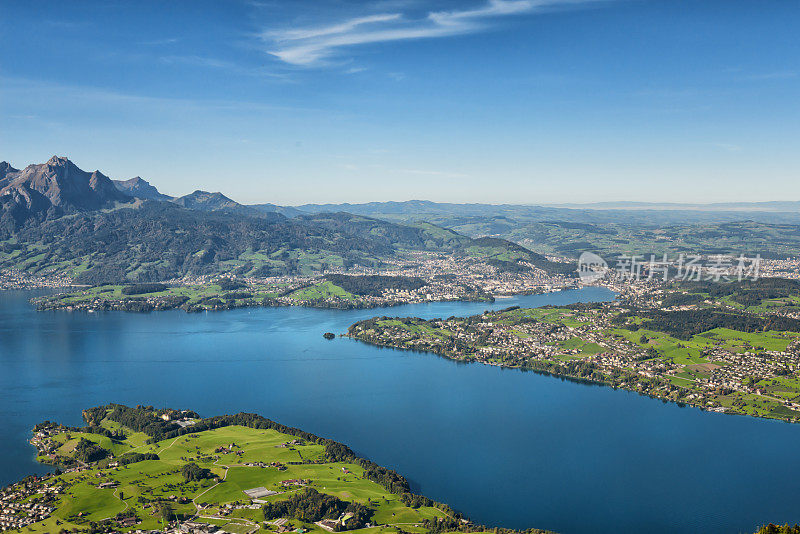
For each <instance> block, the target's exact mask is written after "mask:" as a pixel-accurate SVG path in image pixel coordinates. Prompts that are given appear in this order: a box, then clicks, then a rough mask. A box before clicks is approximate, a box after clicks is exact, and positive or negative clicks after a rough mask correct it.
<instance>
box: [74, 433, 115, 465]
mask: <svg viewBox="0 0 800 534" xmlns="http://www.w3.org/2000/svg"><path fill="white" fill-rule="evenodd" d="M74 456H75V459H76V460H78V461H79V462H83V463H86V464H89V463H92V462H99V461H100V460H102V459H103V458H105V457H106V456H108V451H107V450H106V449H104V448H103V447H101V446H100V445H98V444H97V443H95V442H93V441H89V440H88V439H86V438H81V439H80V440H79V441H78V443H77V444H76V445H75V454H74Z"/></svg>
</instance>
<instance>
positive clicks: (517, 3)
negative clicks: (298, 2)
mask: <svg viewBox="0 0 800 534" xmlns="http://www.w3.org/2000/svg"><path fill="white" fill-rule="evenodd" d="M596 1H598V0H488V2H486V3H484V4H481V5H478V6H476V7H474V8H471V9H462V10H452V11H430V12H428V13H427V15H426V16H424V17H421V18H420V17H416V18H411V17H409V16H407V15H405V14H403V13H399V12H398V13H381V14H373V15H368V16H360V17H354V18H350V19H348V20H344V21H339V22H336V23H332V24H326V25H320V26H315V27H304V28H291V29H286V30H280V31H275V30H266V31H264V32H263V33H262V34H261V37H262V39H263V40H264V41H265V42H266V43H267V45H268V50H267V51H268V52H269V53H270V54H272V55H273V56H275V57H276V58H278V59H279V60H281V61H283V62H285V63H289V64H292V65H299V66H316V65H319V64H322V63H324V60H326V59H329V58H330V57H332V56H334V55H335V54H337V53H339V52H340V51H341V49H343V48H348V47H355V46H358V45H366V44H374V43H386V42H393V41H404V40H414V39H433V38H441V37H451V36H455V35H464V34H469V33H475V32H479V31H486V30H488V29H490V28H491V25H490V21H491V20H492V19H496V18H499V17H508V16H512V15H521V14H531V13H535V12H538V11H542V10H545V9H547V8H552V7H556V6H559V5H568V4H583V3H588V2H596Z"/></svg>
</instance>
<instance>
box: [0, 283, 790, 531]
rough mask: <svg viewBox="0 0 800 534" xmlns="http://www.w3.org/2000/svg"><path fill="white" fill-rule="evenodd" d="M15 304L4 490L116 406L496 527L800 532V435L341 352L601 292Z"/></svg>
mask: <svg viewBox="0 0 800 534" xmlns="http://www.w3.org/2000/svg"><path fill="white" fill-rule="evenodd" d="M30 296H31V293H24V292H0V429H2V432H0V450H2V453H3V454H2V455H0V483H2V484H6V483H9V482H11V481H15V480H17V479H19V478H21V477H22V476H24V475H26V474H28V473H32V472H42V471H43V470H44V468H43V467H42V466H39V465H37V464H36V463H35V462H34V460H33V453H34V450H33V448H32V447H30V446H29V445H28V444H27V439H28V438H29V436H30V428H31V427H32V426H33V425H34V424H35V423H37V422H40V421H42V420H45V419H50V420H56V421H60V422H64V423H66V424H73V425H80V424H81V423H82V421H81V418H80V413H81V410H82V409H83V408H86V407H91V406H97V405H100V404H105V403H109V402H118V403H125V404H132V405H135V404H153V405H156V406H169V407H174V408H191V409H194V410H196V411H198V412H200V413H201V414H202V415H207V416H210V415H216V414H222V413H233V412H238V411H247V412H255V413H259V414H261V415H263V416H265V417H269V418H271V419H274V420H276V421H279V422H281V423H284V424H287V425H292V426H297V427H300V428H303V429H305V430H308V431H310V432H314V433H316V434H319V435H322V436H327V437H331V438H334V439H336V440H338V441H341V442H343V443H346V444H348V445H350V446H351V447H352V448H353V449H354V450H355V451H356V452H358V453H359V454H362V455H364V456H367V457H369V458H371V459H372V460H374V461H376V462H378V463H379V464H382V465H385V466H388V467H391V468H394V469H396V470H397V471H398V472H400V473H401V474H403V475H405V476H406V477H407V478H408V479H409V480H411V481H412V482H413V483H414V484H415V486H416V489H417V490H418V491H420V492H421V493H424V494H425V495H427V496H429V497H431V498H434V499H436V500H440V501H443V502H447V503H448V504H450V505H451V506H453V507H454V508H456V509H458V510H460V511H462V512H464V513H465V514H466V515H468V516H469V517H471V518H473V519H474V520H476V521H479V522H483V523H486V524H489V525H500V526H505V527H515V528H527V527H538V528H548V529H553V530H556V531H558V532H561V533H564V534H584V533H604V532H650V533H662V532H663V533H684V532H685V533H697V532H703V533H706V534H713V533H730V532H733V533H736V532H753V531H754V530H755V529H756V528H757V526H758V525H760V524H761V523H764V522H769V521H772V522H779V523H783V522H792V523H794V522H800V426H792V425H789V424H786V423H780V422H773V421H764V420H757V419H752V418H746V417H737V416H726V415H720V414H712V413H705V412H702V411H700V410H696V409H692V408H679V407H678V406H676V405H673V404H665V403H662V402H660V401H658V400H653V399H649V398H645V397H640V396H638V395H636V394H633V393H628V392H624V391H614V390H612V389H610V388H606V387H599V386H589V385H585V384H577V383H573V382H568V381H563V380H560V379H557V378H552V377H546V376H541V375H537V374H535V373H531V372H521V371H518V370H508V369H506V370H504V369H498V368H496V367H490V366H484V365H478V364H472V365H465V364H458V363H455V362H452V361H449V360H446V359H443V358H440V357H437V356H434V355H429V354H415V353H411V352H405V351H398V350H392V349H380V348H376V347H370V346H367V345H364V344H361V343H358V342H355V341H352V340H349V339H343V338H337V339H335V340H333V341H326V340H324V339H323V338H322V333H323V332H326V331H331V332H336V333H342V332H345V331H346V329H347V327H348V326H349V325H350V324H351V323H353V322H355V321H357V320H359V319H362V318H367V317H372V316H375V315H415V316H420V317H426V318H431V317H447V316H450V315H471V314H475V313H480V312H481V311H483V310H484V309H488V308H495V309H499V308H504V307H507V306H511V305H522V306H542V305H545V304H566V303H570V302H576V301H596V300H607V299H610V298H613V294H612V293H610V292H609V291H606V290H603V289H598V288H586V289H582V290H578V291H565V292H561V293H553V294H548V295H538V296H528V297H519V298H513V299H504V300H499V301H498V302H496V303H494V304H492V305H488V304H486V303H436V304H427V305H410V306H403V307H396V308H390V309H377V310H357V311H334V310H314V309H305V308H263V309H261V308H259V309H244V310H234V311H225V312H217V313H203V314H186V313H184V312H182V311H170V312H156V313H150V314H132V313H123V312H108V313H94V314H86V313H68V312H36V311H35V310H34V309H33V308H32V307H31V306H30V305H29V304H28V302H27V300H28V298H29V297H30Z"/></svg>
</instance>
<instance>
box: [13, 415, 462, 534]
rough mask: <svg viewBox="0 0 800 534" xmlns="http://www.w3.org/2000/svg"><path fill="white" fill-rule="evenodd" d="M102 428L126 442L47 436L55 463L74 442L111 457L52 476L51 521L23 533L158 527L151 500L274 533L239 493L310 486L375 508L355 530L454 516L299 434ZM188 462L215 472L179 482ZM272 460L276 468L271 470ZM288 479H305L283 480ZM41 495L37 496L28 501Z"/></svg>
mask: <svg viewBox="0 0 800 534" xmlns="http://www.w3.org/2000/svg"><path fill="white" fill-rule="evenodd" d="M102 426H103V427H104V428H107V429H109V430H111V431H122V432H124V434H125V438H124V439H121V440H116V439H111V438H109V437H106V436H102V435H98V434H92V433H85V432H77V431H74V430H72V431H70V430H67V429H62V430H57V431H55V432H52V435H51V436H50V438H48V439H51V440H52V443H53V444H54V446H55V454H57V455H58V456H59V457H61V458H62V460H66V459H69V458H72V457H73V456H74V452H75V446H76V444H77V443H78V442H79V440H80V439H88V440H90V441H92V442H94V443H96V444H98V445H99V446H101V447H103V448H104V449H106V450H107V451H109V452H110V453H111V455H112V456H110V457H109V458H107V459H104V460H101V461H99V462H97V463H91V464H89V465H88V466H86V467H85V468H83V469H79V470H77V471H73V472H65V473H63V474H60V475H58V476H55V477H53V478H52V479H51V480H50V484H51V485H52V486H55V487H58V488H60V489H61V494H60V496H59V497H58V499H57V502H56V508H55V511H54V512H53V514H52V516H51V517H50V518H48V519H47V520H45V521H43V522H40V523H36V524H34V525H32V526H30V527H28V528H26V529H24V530H23V531H24V532H57V531H59V530H61V529H64V528H67V529H71V528H85V527H86V526H88V525H89V524H90V523H92V522H100V521H104V520H107V519H109V518H113V517H114V516H116V515H117V514H119V513H121V512H126V513H130V512H131V511H133V512H134V513H135V514H136V516H137V518H138V519H139V520H140V522H139V523H138V524H137V525H136V526H135V527H132V528H129V529H125V528H122V529H120V530H121V531H126V530H135V529H136V528H138V529H158V528H161V527H162V524H163V520H162V519H161V514H160V513H158V512H156V508H158V507H159V506H160V504H159V503H168V505H169V507H170V508H171V510H172V512H173V514H176V515H177V516H180V517H183V518H184V520H186V519H190V518H192V520H194V521H200V522H203V521H206V522H209V523H212V524H217V525H220V526H222V527H223V528H225V529H226V530H227V531H228V532H248V533H252V532H268V531H275V530H276V529H277V527H275V526H274V525H272V524H268V523H265V522H264V516H263V513H262V511H261V509H260V506H255V507H254V509H250V507H249V505H250V503H251V500H250V498H249V497H248V496H247V495H246V494H245V493H244V492H245V490H248V489H252V488H259V487H264V488H266V489H268V490H271V491H274V492H275V494H274V495H271V496H268V497H265V498H264V500H265V501H269V502H274V501H280V500H284V499H287V498H288V497H290V496H291V495H294V494H297V493H298V492H302V491H305V489H306V488H313V489H315V490H317V491H319V492H321V493H324V494H328V495H332V496H335V497H337V498H339V499H341V500H343V501H346V502H358V503H361V504H363V505H366V506H368V507H370V508H371V509H372V510H373V515H372V519H371V522H372V525H373V526H372V527H370V528H363V529H360V530H358V531H359V532H362V531H363V532H365V533H366V532H370V533H372V532H399V528H402V529H403V530H405V531H407V532H420V533H422V532H426V531H427V530H426V529H425V528H423V527H420V524H421V522H422V521H423V520H426V519H429V520H430V519H436V518H442V517H448V516H449V515H450V514H451V513H452V512H451V511H450V510H449V508H447V507H445V506H441V507H439V505H437V506H436V507H434V506H420V507H417V508H412V507H410V506H406V505H405V504H404V503H403V502H402V501H401V496H400V495H398V494H394V493H391V492H390V491H388V490H387V489H386V488H384V487H383V486H381V485H380V484H378V483H376V482H373V481H372V480H369V479H367V478H366V477H365V474H364V468H363V467H362V466H361V465H360V464H358V463H355V462H341V461H329V460H328V458H327V457H326V449H325V446H324V445H322V444H319V443H316V442H306V441H303V440H298V438H297V437H296V436H295V435H290V434H284V433H281V432H278V431H277V430H272V429H256V428H250V427H248V426H224V427H222V428H217V429H213V430H204V431H201V432H196V433H190V434H186V435H181V436H179V437H177V438H169V439H164V440H162V441H158V442H153V443H148V442H147V441H148V436H147V435H145V434H143V433H141V432H135V431H133V430H131V429H130V428H127V427H124V426H122V425H120V424H119V423H116V422H113V421H111V420H109V419H104V420H103V421H102ZM127 452H139V453H155V454H157V455H158V457H159V459H158V460H145V461H140V462H137V463H132V464H128V465H117V464H116V463H115V462H116V461H117V459H118V458H119V457H120V456H121V455H123V454H125V453H127ZM41 459H42V460H44V458H41ZM190 462H191V463H195V464H197V465H198V466H200V467H201V468H205V469H208V470H210V471H211V473H212V475H213V478H208V479H204V480H200V481H187V479H186V478H185V477H184V475H183V474H182V468H183V467H184V466H185V465H186V464H187V463H190ZM273 462H277V463H278V464H279V465H280V467H275V466H270V465H269V464H271V463H273ZM62 463H63V462H62ZM248 464H250V465H248ZM254 464H257V465H254ZM265 464H266V465H265ZM294 479H297V480H303V481H304V482H303V484H302V485H287V484H284V483H283V481H287V480H294ZM103 483H112V484H113V487H104V488H103V489H101V488H99V487H98V486H99V485H100V484H103ZM40 497H41V495H35V496H33V498H32V499H33V500H34V501H35V500H37V499H38V498H40ZM289 519H290V520H291V523H292V524H293V525H294V526H295V527H302V528H304V529H306V530H307V531H310V532H314V533H319V534H322V533H323V532H325V531H324V530H323V529H322V528H320V527H319V526H317V525H315V524H313V523H304V522H302V521H299V520H297V519H293V518H289ZM415 525H416V526H415Z"/></svg>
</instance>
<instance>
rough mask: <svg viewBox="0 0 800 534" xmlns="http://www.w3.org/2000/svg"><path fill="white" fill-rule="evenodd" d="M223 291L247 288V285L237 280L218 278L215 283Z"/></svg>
mask: <svg viewBox="0 0 800 534" xmlns="http://www.w3.org/2000/svg"><path fill="white" fill-rule="evenodd" d="M215 283H216V284H217V285H218V286H219V287H220V289H222V290H223V291H234V290H236V289H242V288H244V287H247V284H245V283H244V282H240V281H239V280H232V279H230V278H220V279H218V280H217V281H216V282H215Z"/></svg>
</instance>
